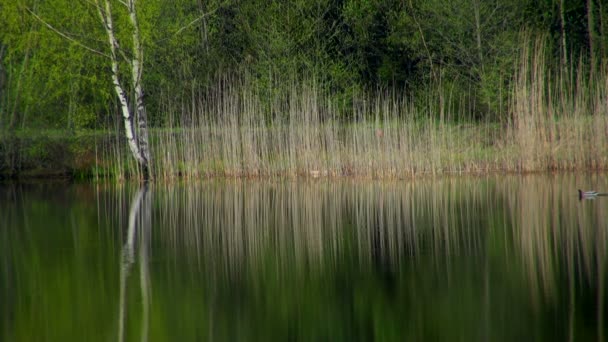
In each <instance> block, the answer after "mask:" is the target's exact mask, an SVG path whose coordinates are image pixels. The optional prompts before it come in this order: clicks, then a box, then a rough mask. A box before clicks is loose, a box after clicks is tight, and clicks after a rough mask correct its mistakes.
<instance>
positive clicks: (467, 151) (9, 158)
mask: <svg viewBox="0 0 608 342" xmlns="http://www.w3.org/2000/svg"><path fill="white" fill-rule="evenodd" d="M546 50H547V49H545V48H544V47H543V46H542V44H541V43H537V44H536V45H534V46H531V47H530V49H529V51H524V53H523V55H522V56H523V57H522V58H521V59H520V60H521V61H520V62H519V67H518V68H517V69H518V71H517V74H516V75H514V77H513V81H512V82H511V89H508V90H507V91H508V94H509V95H508V98H509V100H508V101H507V103H505V105H504V108H505V109H504V113H503V114H502V115H501V117H502V118H503V119H502V120H500V121H493V122H490V121H479V120H475V119H474V118H473V117H472V116H473V115H472V114H470V113H469V111H470V109H467V108H466V106H463V105H460V104H462V103H463V102H466V99H453V95H452V94H451V93H450V92H449V91H446V90H436V91H433V92H430V93H428V94H426V95H425V98H416V99H414V98H412V96H410V95H409V94H407V93H406V94H394V93H381V92H378V93H374V94H371V95H370V94H368V95H365V96H361V97H359V98H357V99H354V100H353V103H355V104H354V105H352V106H351V107H350V108H349V109H348V111H347V113H344V109H343V108H344V106H342V105H336V104H335V103H332V101H331V96H328V95H325V94H323V93H321V92H319V91H317V88H316V87H315V84H314V82H312V83H305V82H303V83H300V84H291V85H288V86H287V87H288V88H287V89H286V90H287V91H284V92H283V93H286V94H287V96H286V98H282V99H280V100H279V99H276V100H274V99H271V100H270V101H269V100H268V99H262V98H261V96H260V95H259V94H257V93H256V92H255V90H254V89H252V88H251V87H247V86H246V85H242V84H240V85H239V84H237V85H234V83H232V84H226V83H224V84H221V85H219V86H218V88H217V89H214V90H213V91H209V92H207V93H202V94H197V95H196V96H193V97H192V102H191V103H188V104H185V105H184V104H179V105H177V104H175V103H172V102H171V101H167V102H166V106H165V108H164V112H165V113H166V115H167V117H169V118H173V119H172V120H169V122H168V123H167V125H166V127H164V128H156V129H152V131H151V132H150V135H151V144H152V151H153V158H152V162H151V169H152V172H153V175H154V177H155V178H157V179H173V178H177V177H180V178H203V177H214V176H229V177H235V176H236V177H257V176H264V177H265V176H300V175H301V176H312V177H319V176H329V177H340V176H353V177H365V178H406V177H414V176H419V175H443V174H463V173H487V172H538V171H547V170H603V169H608V141H607V139H608V115H606V114H607V110H608V109H607V108H606V103H608V85H607V84H608V78H606V76H605V75H607V74H608V72H607V71H606V70H596V71H595V72H590V71H588V70H585V69H583V68H579V69H575V68H573V67H571V68H563V69H560V70H559V71H558V72H551V71H549V70H550V68H549V67H547V66H546V64H545V61H546V60H548V58H547V56H546V55H545V51H546ZM578 65H585V63H582V62H580V63H578ZM586 75H591V76H586ZM595 75H601V76H595ZM436 89H446V87H443V86H442V85H441V84H439V85H438V86H437V87H436ZM284 90H285V89H284ZM269 104H270V105H269ZM336 108H342V109H341V110H338V109H336ZM345 118H347V119H345ZM0 173H2V174H4V175H19V176H31V175H45V174H46V175H55V174H68V175H72V176H74V175H76V176H80V177H112V178H117V179H125V178H132V177H139V176H138V175H139V174H138V170H137V167H136V165H135V163H134V161H133V160H132V158H131V157H130V155H128V148H127V146H126V143H125V141H124V138H122V131H121V130H120V129H118V128H117V129H115V130H114V131H109V132H85V133H79V134H74V133H69V134H68V133H66V132H42V133H41V132H17V133H11V134H9V133H7V132H4V133H3V134H2V136H1V137H0Z"/></svg>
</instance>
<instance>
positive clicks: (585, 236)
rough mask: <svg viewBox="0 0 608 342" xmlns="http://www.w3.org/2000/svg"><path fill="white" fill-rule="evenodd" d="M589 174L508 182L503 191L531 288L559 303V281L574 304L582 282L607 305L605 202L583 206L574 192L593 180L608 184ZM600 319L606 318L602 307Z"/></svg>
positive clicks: (517, 248) (598, 184)
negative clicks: (594, 290) (577, 289)
mask: <svg viewBox="0 0 608 342" xmlns="http://www.w3.org/2000/svg"><path fill="white" fill-rule="evenodd" d="M586 176H587V177H589V178H591V179H587V178H583V176H574V175H571V176H562V177H557V176H555V177H554V178H553V177H552V178H549V180H547V179H546V178H541V177H524V178H521V180H520V181H519V184H518V185H517V186H516V187H515V189H513V188H514V187H513V183H512V182H505V183H504V185H503V186H502V187H499V191H500V192H502V193H504V196H505V198H506V199H507V202H508V207H509V210H510V214H509V216H510V217H511V218H512V220H513V228H512V231H513V237H514V241H515V246H514V247H515V252H516V256H517V257H518V258H519V260H521V261H522V262H523V264H524V266H525V268H526V271H527V272H526V274H527V278H528V280H529V281H530V284H531V288H532V289H533V290H535V291H537V292H536V293H537V294H538V291H540V293H542V294H544V295H545V296H546V298H547V299H549V300H551V301H556V300H557V293H556V292H557V288H559V287H561V285H559V283H560V281H563V280H564V279H567V281H568V283H569V284H570V285H569V287H570V291H571V293H570V294H569V297H570V299H571V300H574V297H573V296H574V292H572V291H575V287H577V286H578V285H580V284H581V281H584V283H585V284H590V285H585V286H590V287H592V288H597V289H598V301H599V303H601V305H603V299H602V295H603V291H604V289H603V287H604V281H605V279H604V278H605V268H606V239H607V238H608V236H607V232H606V229H605V228H606V227H607V226H608V221H607V220H608V217H607V216H606V213H605V210H604V209H603V208H605V205H606V203H605V201H603V200H598V201H583V202H580V201H579V200H578V197H577V196H576V193H575V191H574V189H576V188H577V185H580V184H585V183H590V181H591V182H593V183H595V186H597V187H598V188H600V189H604V188H608V183H607V182H606V180H605V179H604V178H594V177H591V176H589V175H586ZM596 282H597V284H595V283H596ZM596 286H597V287H596ZM537 299H540V298H537ZM571 304H573V303H571ZM601 305H600V306H601ZM599 315H603V309H601V308H598V316H599Z"/></svg>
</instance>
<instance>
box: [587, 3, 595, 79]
mask: <svg viewBox="0 0 608 342" xmlns="http://www.w3.org/2000/svg"><path fill="white" fill-rule="evenodd" d="M593 12H594V8H593V0H587V33H588V34H589V56H590V58H591V75H593V74H594V72H595V67H596V63H597V47H596V45H597V30H596V29H595V16H594V13H593Z"/></svg>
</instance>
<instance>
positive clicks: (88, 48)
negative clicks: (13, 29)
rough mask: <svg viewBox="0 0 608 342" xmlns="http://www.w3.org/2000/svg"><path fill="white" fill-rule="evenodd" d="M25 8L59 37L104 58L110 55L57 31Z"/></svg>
mask: <svg viewBox="0 0 608 342" xmlns="http://www.w3.org/2000/svg"><path fill="white" fill-rule="evenodd" d="M25 9H26V10H27V11H28V12H29V13H30V14H31V15H32V16H33V17H34V18H36V20H38V21H39V22H41V23H42V24H44V26H46V27H48V28H49V29H50V30H51V31H53V32H55V33H57V34H58V35H60V36H61V37H63V38H65V39H67V40H69V41H71V42H72V43H74V44H76V45H78V46H80V47H82V48H84V49H86V50H89V51H90V52H93V53H95V54H98V55H100V56H103V57H106V58H110V56H109V55H108V54H105V53H103V52H101V51H99V50H95V49H93V48H91V47H89V46H87V45H85V44H83V43H81V42H79V41H78V40H76V39H74V38H72V37H70V36H68V35H67V34H65V33H63V32H61V31H59V30H58V29H56V28H55V27H53V26H52V25H51V24H49V23H47V22H46V21H44V20H43V19H42V18H40V17H39V16H38V15H37V14H36V13H34V12H33V11H32V10H30V9H29V8H28V7H25Z"/></svg>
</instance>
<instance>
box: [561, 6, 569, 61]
mask: <svg viewBox="0 0 608 342" xmlns="http://www.w3.org/2000/svg"><path fill="white" fill-rule="evenodd" d="M559 18H560V20H559V25H560V30H561V35H562V55H563V56H562V67H563V68H564V70H567V66H568V46H567V45H566V10H565V9H564V0H560V1H559Z"/></svg>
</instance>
